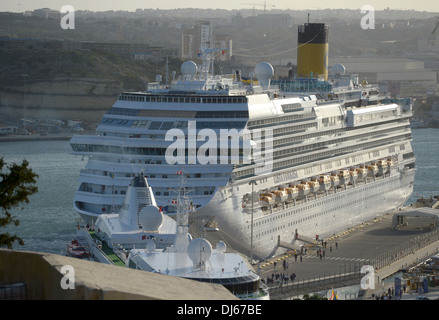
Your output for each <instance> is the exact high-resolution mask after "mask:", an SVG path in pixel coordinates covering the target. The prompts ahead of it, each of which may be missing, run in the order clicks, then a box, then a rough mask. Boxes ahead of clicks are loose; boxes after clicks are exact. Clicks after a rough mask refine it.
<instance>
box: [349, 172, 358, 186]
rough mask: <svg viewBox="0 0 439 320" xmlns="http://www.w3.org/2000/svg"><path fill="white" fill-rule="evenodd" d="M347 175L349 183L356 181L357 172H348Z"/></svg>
mask: <svg viewBox="0 0 439 320" xmlns="http://www.w3.org/2000/svg"><path fill="white" fill-rule="evenodd" d="M349 175H350V176H351V182H352V183H354V182H355V181H357V179H358V172H357V171H356V170H349Z"/></svg>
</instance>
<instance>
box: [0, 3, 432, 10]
mask: <svg viewBox="0 0 439 320" xmlns="http://www.w3.org/2000/svg"><path fill="white" fill-rule="evenodd" d="M264 4H265V5H266V8H267V10H270V9H281V10H285V9H291V10H307V9H308V10H316V9H326V8H330V9H354V10H355V9H358V10H360V8H361V7H362V6H364V5H370V6H372V7H374V8H375V9H376V10H383V9H385V8H387V7H389V8H390V9H403V10H410V9H414V10H416V11H430V12H439V1H438V0H418V1H414V0H311V1H303V0H299V1H297V0H268V1H262V0H217V1H211V0H210V1H206V0H1V1H0V11H10V12H24V11H27V10H29V11H31V10H34V9H40V8H50V9H54V10H60V9H61V8H62V7H63V6H64V5H71V6H73V8H74V9H75V10H91V11H107V10H124V11H135V10H136V9H157V8H158V9H175V8H210V9H227V10H233V9H253V8H255V9H257V10H261V11H262V10H264Z"/></svg>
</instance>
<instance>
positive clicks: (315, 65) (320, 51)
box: [297, 15, 329, 80]
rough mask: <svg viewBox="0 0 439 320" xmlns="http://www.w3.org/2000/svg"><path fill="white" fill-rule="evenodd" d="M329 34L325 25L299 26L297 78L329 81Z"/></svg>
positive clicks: (306, 24)
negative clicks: (319, 78)
mask: <svg viewBox="0 0 439 320" xmlns="http://www.w3.org/2000/svg"><path fill="white" fill-rule="evenodd" d="M328 34H329V26H327V25H325V24H324V23H309V15H308V23H305V24H304V25H301V26H299V29H298V49H297V76H298V77H299V78H318V77H321V78H323V79H324V80H328V49H329V45H328Z"/></svg>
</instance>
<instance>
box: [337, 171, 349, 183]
mask: <svg viewBox="0 0 439 320" xmlns="http://www.w3.org/2000/svg"><path fill="white" fill-rule="evenodd" d="M338 176H339V178H340V180H341V182H342V183H349V181H350V180H351V175H350V174H349V171H348V170H340V171H339V172H338Z"/></svg>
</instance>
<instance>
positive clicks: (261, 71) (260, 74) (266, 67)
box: [255, 62, 274, 86]
mask: <svg viewBox="0 0 439 320" xmlns="http://www.w3.org/2000/svg"><path fill="white" fill-rule="evenodd" d="M273 75H274V68H273V66H272V65H271V64H269V63H268V62H261V63H259V64H258V65H257V66H256V67H255V76H256V78H258V81H259V83H260V84H261V86H269V85H270V78H271V77H272V76H273Z"/></svg>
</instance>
